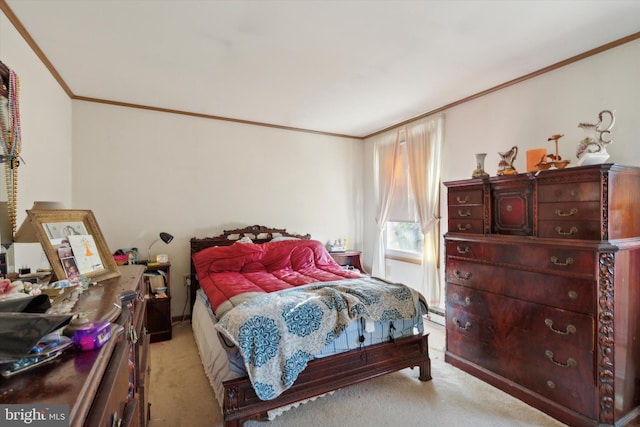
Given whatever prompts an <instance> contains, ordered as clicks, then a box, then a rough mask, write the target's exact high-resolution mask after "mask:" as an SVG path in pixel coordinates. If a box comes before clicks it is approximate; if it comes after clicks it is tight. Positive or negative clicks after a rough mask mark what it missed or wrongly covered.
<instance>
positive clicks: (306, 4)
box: [5, 0, 640, 137]
mask: <svg viewBox="0 0 640 427" xmlns="http://www.w3.org/2000/svg"><path fill="white" fill-rule="evenodd" d="M5 1H6V3H7V4H8V5H9V7H10V8H11V10H12V11H13V12H14V13H15V15H16V16H17V18H18V19H19V20H20V22H21V23H22V24H23V25H24V27H25V28H26V31H27V32H28V34H29V35H31V37H33V39H34V41H35V43H36V44H37V45H38V47H39V48H40V49H41V50H42V51H43V52H44V55H45V56H46V58H47V59H48V60H49V62H50V63H51V64H52V65H53V67H54V68H55V70H57V71H58V73H59V74H60V76H61V78H62V80H64V82H65V83H66V84H67V85H68V87H69V88H70V90H71V91H72V93H73V94H74V95H76V96H80V97H89V98H99V99H104V100H108V101H115V102H122V103H131V104H139V105H145V106H151V107H158V108H166V109H172V110H180V111H185V112H190V113H198V114H205V115H213V116H221V117H226V118H231V119H238V120H247V121H255V122H260V123H267V124H273V125H278V126H286V127H294V128H301V129H308V130H314V131H320V132H328V133H335V134H342V135H350V136H358V137H362V136H366V135H369V134H371V133H374V132H375V131H378V130H380V129H384V128H387V127H389V126H392V125H394V124H396V123H399V122H402V121H405V120H408V119H410V118H412V117H416V116H419V115H421V114H424V113H426V112H429V111H433V110H435V109H438V108H440V107H443V106H445V105H447V104H450V103H452V102H455V101H457V100H460V99H462V98H465V97H467V96H470V95H473V94H476V93H478V92H481V91H483V90H486V89H489V88H491V87H494V86H496V85H499V84H501V83H504V82H506V81H509V80H512V79H514V78H518V77H521V76H524V75H526V74H528V73H531V72H534V71H537V70H539V69H541V68H544V67H547V66H549V65H552V64H555V63H557V62H560V61H562V60H565V59H567V58H570V57H573V56H575V55H578V54H581V53H584V52H586V51H588V50H590V49H593V48H596V47H599V46H602V45H604V44H606V43H609V42H612V41H615V40H618V39H620V38H622V37H625V36H629V35H631V34H634V33H637V32H638V31H640V0H591V1H584V0H535V1H528V0H512V1H508V0H495V1H487V0H444V1H438V0H423V1H419V0H414V1H391V0H386V1H385V0H377V1H375V0H357V1H351V0H343V1H339V0H319V1H305V0H299V1H295V0H288V1H284V0H264V1H258V0H255V1H243V0H236V1H222V0H219V1H215V0H209V1H207V0H200V1H186V0H183V1H179V0H155V1H152V0H129V1H124V0H84V1H80V0H5Z"/></svg>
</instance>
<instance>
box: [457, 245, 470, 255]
mask: <svg viewBox="0 0 640 427" xmlns="http://www.w3.org/2000/svg"><path fill="white" fill-rule="evenodd" d="M456 250H457V251H458V253H459V254H460V255H465V254H468V253H469V252H470V251H471V249H469V246H462V245H458V246H456Z"/></svg>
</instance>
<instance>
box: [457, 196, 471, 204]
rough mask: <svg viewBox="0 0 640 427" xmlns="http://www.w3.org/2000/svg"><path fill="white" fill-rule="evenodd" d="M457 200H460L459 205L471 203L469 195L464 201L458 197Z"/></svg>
mask: <svg viewBox="0 0 640 427" xmlns="http://www.w3.org/2000/svg"><path fill="white" fill-rule="evenodd" d="M456 200H458V203H460V204H464V203H469V195H468V194H467V195H466V196H465V197H464V199H461V198H460V196H457V197H456Z"/></svg>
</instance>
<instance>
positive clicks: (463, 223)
mask: <svg viewBox="0 0 640 427" xmlns="http://www.w3.org/2000/svg"><path fill="white" fill-rule="evenodd" d="M449 231H450V232H452V233H472V234H483V233H484V221H482V220H481V219H450V220H449Z"/></svg>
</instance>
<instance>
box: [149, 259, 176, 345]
mask: <svg viewBox="0 0 640 427" xmlns="http://www.w3.org/2000/svg"><path fill="white" fill-rule="evenodd" d="M147 274H159V275H162V276H163V277H164V282H165V286H166V287H167V292H166V297H160V296H158V294H155V293H153V291H152V290H151V289H150V287H149V278H148V277H146V275H147ZM145 282H146V283H147V294H146V297H147V313H146V314H147V331H148V332H149V335H150V336H151V342H158V341H166V340H170V339H171V263H169V262H167V263H151V264H147V270H146V271H145Z"/></svg>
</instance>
